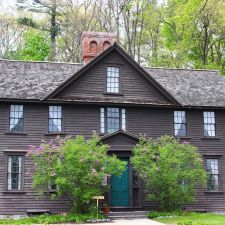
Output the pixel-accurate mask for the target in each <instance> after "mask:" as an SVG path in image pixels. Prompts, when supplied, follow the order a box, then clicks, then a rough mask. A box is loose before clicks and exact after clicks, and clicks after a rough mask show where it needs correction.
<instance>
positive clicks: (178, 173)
mask: <svg viewBox="0 0 225 225" xmlns="http://www.w3.org/2000/svg"><path fill="white" fill-rule="evenodd" d="M131 163H132V165H133V167H134V169H135V170H136V171H137V172H138V174H139V175H140V177H141V178H142V179H143V181H144V187H145V190H146V191H147V193H148V198H149V199H150V200H154V201H158V202H159V203H160V207H161V209H163V210H167V211H172V210H176V209H180V208H182V207H183V206H184V205H185V204H187V203H191V202H193V201H194V200H195V192H196V187H197V186H198V185H202V186H204V185H205V184H206V172H205V170H204V168H203V164H202V158H201V156H200V154H199V153H198V152H197V148H196V147H194V146H193V145H191V144H189V143H187V142H183V143H179V140H176V139H174V138H172V137H169V136H163V137H161V138H159V139H157V140H153V139H141V140H140V142H139V144H138V145H137V146H136V147H135V148H134V156H133V157H132V159H131Z"/></svg>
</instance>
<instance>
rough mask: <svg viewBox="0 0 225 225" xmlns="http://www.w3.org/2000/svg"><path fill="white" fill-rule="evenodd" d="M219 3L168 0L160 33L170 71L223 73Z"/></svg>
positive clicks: (223, 39) (223, 29)
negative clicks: (182, 69) (203, 70)
mask: <svg viewBox="0 0 225 225" xmlns="http://www.w3.org/2000/svg"><path fill="white" fill-rule="evenodd" d="M224 10H225V5H224V1H223V0H218V1H215V0H198V1H196V0H190V1H183V0H178V1H177V0H169V1H168V3H167V5H166V6H165V13H164V18H163V21H162V23H163V27H162V29H161V34H162V37H163V38H164V44H165V46H166V50H167V51H166V52H165V51H164V53H166V54H164V55H162V59H163V58H164V59H165V58H166V59H165V60H162V61H165V62H166V63H167V65H168V64H169V65H170V67H191V68H214V69H215V68H218V69H221V71H222V72H223V71H224V56H222V55H223V53H222V52H224V42H225V34H224V32H225V26H224V24H225V15H224V13H222V12H224Z"/></svg>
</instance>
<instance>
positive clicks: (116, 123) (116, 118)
mask: <svg viewBox="0 0 225 225" xmlns="http://www.w3.org/2000/svg"><path fill="white" fill-rule="evenodd" d="M119 128H120V110H119V108H107V133H113V132H115V131H117V130H119Z"/></svg>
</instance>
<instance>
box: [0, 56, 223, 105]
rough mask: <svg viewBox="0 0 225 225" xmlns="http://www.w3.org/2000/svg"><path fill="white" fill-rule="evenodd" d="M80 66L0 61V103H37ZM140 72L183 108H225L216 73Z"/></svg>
mask: <svg viewBox="0 0 225 225" xmlns="http://www.w3.org/2000/svg"><path fill="white" fill-rule="evenodd" d="M82 66H83V64H79V63H78V64H75V63H54V62H29V61H14V60H0V99H30V100H41V99H42V98H44V97H45V96H46V95H47V94H49V93H50V92H52V91H53V90H54V89H55V88H57V87H58V86H59V85H60V84H61V83H62V82H63V81H65V80H67V79H68V78H69V77H70V76H72V75H73V74H74V73H75V72H77V71H78V70H79V69H80V68H81V67H82ZM144 69H145V70H146V71H147V72H148V73H149V75H150V76H151V77H153V78H154V79H155V80H156V81H157V82H158V83H160V84H161V86H162V87H163V88H165V89H166V90H167V91H168V92H169V93H170V94H171V95H172V96H173V97H174V98H175V99H177V100H178V102H179V103H180V104H181V105H183V106H212V107H225V79H224V78H223V77H222V76H221V75H219V73H218V71H215V70H188V69H165V68H144Z"/></svg>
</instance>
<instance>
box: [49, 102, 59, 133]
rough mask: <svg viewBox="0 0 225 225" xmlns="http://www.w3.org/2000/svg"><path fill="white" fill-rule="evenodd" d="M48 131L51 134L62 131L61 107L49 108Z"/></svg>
mask: <svg viewBox="0 0 225 225" xmlns="http://www.w3.org/2000/svg"><path fill="white" fill-rule="evenodd" d="M48 130H49V132H61V131H62V107H61V106H49V120H48Z"/></svg>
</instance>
